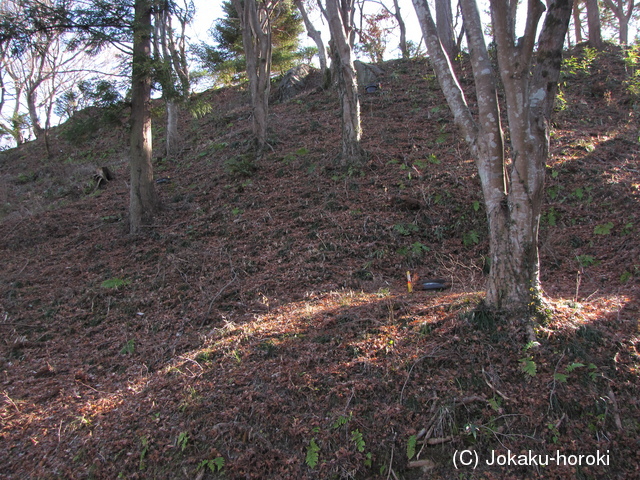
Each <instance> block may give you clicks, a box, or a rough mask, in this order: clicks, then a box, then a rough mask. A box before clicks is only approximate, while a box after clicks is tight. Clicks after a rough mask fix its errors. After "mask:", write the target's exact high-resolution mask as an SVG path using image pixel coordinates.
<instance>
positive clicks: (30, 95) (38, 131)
mask: <svg viewBox="0 0 640 480" xmlns="http://www.w3.org/2000/svg"><path fill="white" fill-rule="evenodd" d="M36 88H37V87H36ZM27 109H28V111H29V119H30V120H31V129H32V130H33V134H34V135H35V136H36V138H41V137H42V135H43V134H44V128H42V126H41V125H40V118H39V117H38V108H37V106H36V89H35V88H29V89H28V90H27Z"/></svg>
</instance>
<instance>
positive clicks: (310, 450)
mask: <svg viewBox="0 0 640 480" xmlns="http://www.w3.org/2000/svg"><path fill="white" fill-rule="evenodd" d="M319 459H320V447H319V446H318V444H317V443H316V439H315V438H312V439H311V440H310V441H309V445H307V455H306V456H305V459H304V463H306V464H307V466H308V467H309V468H312V469H313V468H316V466H317V465H318V460H319Z"/></svg>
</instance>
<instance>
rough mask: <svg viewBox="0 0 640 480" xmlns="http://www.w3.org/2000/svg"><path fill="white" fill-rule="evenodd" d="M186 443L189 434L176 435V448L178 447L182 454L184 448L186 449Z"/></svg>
mask: <svg viewBox="0 0 640 480" xmlns="http://www.w3.org/2000/svg"><path fill="white" fill-rule="evenodd" d="M188 443H189V433H188V432H180V434H179V435H178V440H177V441H176V444H177V445H178V447H180V450H181V451H183V452H184V450H185V448H187V445H188Z"/></svg>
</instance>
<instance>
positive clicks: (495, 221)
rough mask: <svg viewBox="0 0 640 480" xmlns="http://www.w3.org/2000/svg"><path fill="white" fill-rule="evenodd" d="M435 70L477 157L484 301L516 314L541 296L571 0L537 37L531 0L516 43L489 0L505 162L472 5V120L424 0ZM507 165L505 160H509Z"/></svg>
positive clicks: (468, 0) (490, 74)
mask: <svg viewBox="0 0 640 480" xmlns="http://www.w3.org/2000/svg"><path fill="white" fill-rule="evenodd" d="M413 3H414V6H415V9H416V13H417V14H418V18H419V19H420V23H421V27H422V30H423V34H424V37H425V41H426V44H427V48H428V50H429V57H430V59H431V62H432V64H433V67H434V69H435V71H436V75H437V77H438V81H439V83H440V85H441V87H442V89H443V92H444V94H445V97H446V99H447V103H448V104H449V106H450V108H451V110H452V112H453V114H454V117H455V121H456V123H457V125H458V126H459V127H460V128H461V130H462V131H463V134H464V136H465V139H466V140H467V142H468V144H469V146H470V147H471V151H472V154H473V155H474V157H475V159H476V164H477V167H478V172H479V176H480V180H481V185H482V192H483V197H484V201H485V206H486V211H487V221H488V226H489V244H490V258H491V271H490V273H489V278H488V280H487V291H486V297H485V302H486V304H487V305H488V306H490V307H492V308H494V309H496V310H501V311H510V312H512V313H513V314H514V318H515V317H516V316H517V315H520V314H523V313H527V312H530V307H531V305H532V303H533V304H535V303H536V302H537V301H539V300H541V299H542V293H541V289H540V276H539V271H540V262H539V258H538V229H539V222H540V212H541V208H542V193H543V186H544V173H545V164H546V161H547V158H548V152H549V117H550V115H551V112H552V108H553V101H554V99H555V95H556V92H557V80H558V78H559V75H560V65H561V60H562V45H563V41H564V37H565V35H566V32H567V29H568V24H569V18H570V16H571V10H572V5H573V3H572V1H571V0H551V1H550V2H549V4H548V9H547V14H546V17H545V22H544V25H543V27H542V30H541V32H540V35H539V37H538V40H537V44H538V50H537V53H535V54H534V46H535V44H536V31H537V27H538V23H539V20H540V18H541V15H542V13H543V12H544V6H543V5H542V3H541V2H540V1H539V0H529V2H528V10H527V21H526V26H525V33H524V35H523V36H522V38H520V39H518V40H516V35H515V21H514V18H515V16H514V15H504V12H505V11H511V9H512V7H513V5H514V3H513V2H509V0H491V12H492V20H493V21H492V23H493V28H494V38H495V41H496V44H497V50H498V65H499V72H500V76H501V80H502V83H503V85H504V95H505V100H506V102H505V103H506V108H507V118H508V128H509V138H510V149H509V151H510V152H511V158H510V159H507V158H506V153H505V148H504V144H503V128H502V126H501V124H500V111H499V106H498V100H497V89H496V82H495V78H494V76H495V73H494V71H493V68H492V66H491V63H490V61H489V56H488V54H487V49H486V44H485V41H484V35H483V29H482V25H481V22H480V14H479V11H478V7H477V4H476V2H475V0H462V14H463V18H464V23H465V30H466V34H467V43H468V44H469V49H470V55H471V63H472V68H473V74H474V80H475V86H476V98H477V103H478V115H477V118H474V116H473V115H472V114H471V111H470V109H469V107H468V105H467V103H466V99H465V96H464V93H463V92H462V89H461V88H460V86H459V84H458V81H457V79H456V76H455V74H454V72H453V70H452V68H451V64H450V62H449V59H448V58H447V56H446V55H445V54H444V50H443V48H442V44H441V42H440V39H439V38H438V35H437V29H436V26H435V24H434V22H433V18H432V17H431V13H430V10H429V7H428V4H427V2H426V0H413ZM508 160H510V161H508Z"/></svg>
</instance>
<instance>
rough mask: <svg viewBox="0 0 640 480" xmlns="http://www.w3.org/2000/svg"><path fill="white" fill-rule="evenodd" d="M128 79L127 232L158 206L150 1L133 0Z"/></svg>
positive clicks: (145, 220) (147, 220)
mask: <svg viewBox="0 0 640 480" xmlns="http://www.w3.org/2000/svg"><path fill="white" fill-rule="evenodd" d="M134 9H135V14H134V15H135V16H134V24H133V62H132V64H133V72H132V79H131V145H130V167H131V187H130V198H129V232H130V233H131V234H133V235H135V234H138V233H140V231H141V229H142V227H144V226H145V225H147V224H149V223H150V222H151V220H152V218H153V215H154V214H155V212H156V210H157V209H158V206H159V204H158V198H157V195H156V191H155V185H154V181H153V166H152V164H151V75H150V67H149V63H150V61H151V1H150V0H135V5H134Z"/></svg>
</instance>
